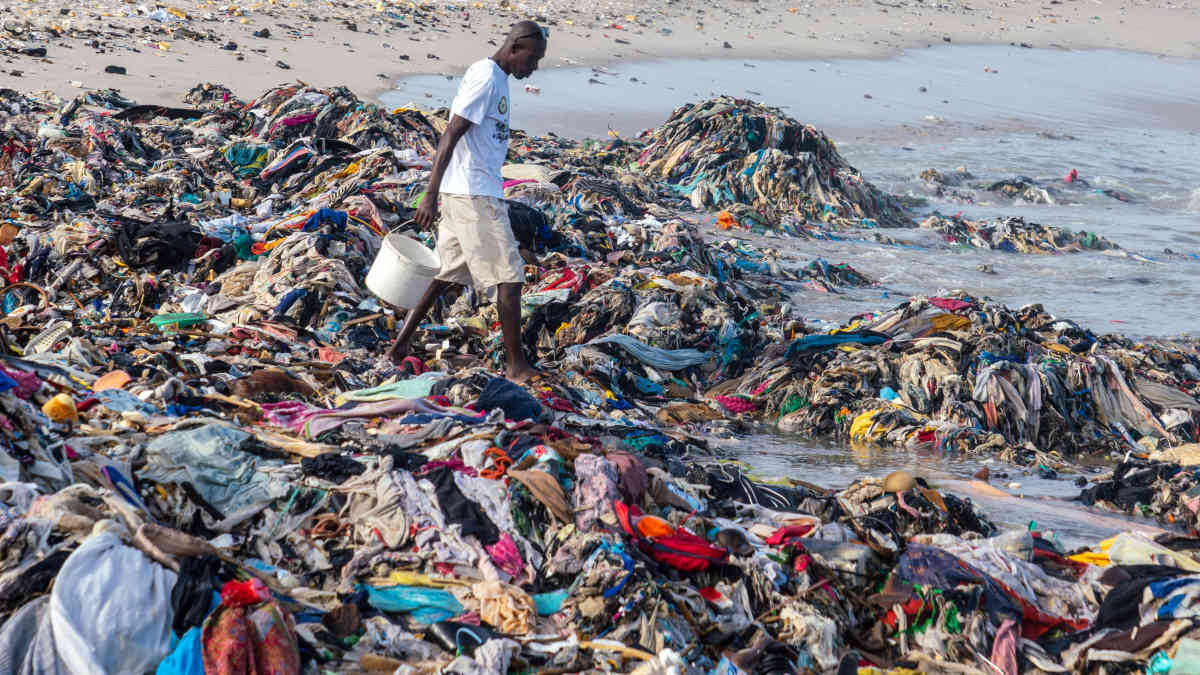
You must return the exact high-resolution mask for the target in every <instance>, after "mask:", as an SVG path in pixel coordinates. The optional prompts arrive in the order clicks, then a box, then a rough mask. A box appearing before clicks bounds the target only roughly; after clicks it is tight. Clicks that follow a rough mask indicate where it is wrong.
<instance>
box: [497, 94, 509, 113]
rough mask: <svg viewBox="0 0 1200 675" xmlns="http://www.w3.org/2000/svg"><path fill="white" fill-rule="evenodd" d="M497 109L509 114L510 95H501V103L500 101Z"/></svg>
mask: <svg viewBox="0 0 1200 675" xmlns="http://www.w3.org/2000/svg"><path fill="white" fill-rule="evenodd" d="M496 110H499V111H500V114H501V115H507V114H508V97H507V96H501V97H500V103H499V105H497V106H496Z"/></svg>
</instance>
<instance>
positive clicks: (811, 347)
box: [786, 331, 891, 358]
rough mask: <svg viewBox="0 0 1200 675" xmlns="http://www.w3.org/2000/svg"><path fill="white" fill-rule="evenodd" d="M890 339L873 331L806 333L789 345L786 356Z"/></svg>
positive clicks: (873, 343)
mask: <svg viewBox="0 0 1200 675" xmlns="http://www.w3.org/2000/svg"><path fill="white" fill-rule="evenodd" d="M890 339H891V338H890V337H888V336H887V335H884V334H882V333H874V332H871V331H860V332H857V333H837V334H836V335H805V336H804V337H802V338H800V339H798V340H795V341H793V342H792V344H790V345H788V349H787V354H786V356H787V357H788V358H791V357H793V356H796V355H797V354H802V353H804V352H810V351H824V350H826V349H831V348H833V347H837V346H839V345H845V344H861V345H877V344H882V343H884V342H887V341H888V340H890Z"/></svg>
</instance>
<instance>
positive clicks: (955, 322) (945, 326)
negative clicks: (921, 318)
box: [930, 314, 971, 331]
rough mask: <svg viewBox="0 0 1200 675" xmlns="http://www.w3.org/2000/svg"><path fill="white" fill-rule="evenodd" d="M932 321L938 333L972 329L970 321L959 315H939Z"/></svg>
mask: <svg viewBox="0 0 1200 675" xmlns="http://www.w3.org/2000/svg"><path fill="white" fill-rule="evenodd" d="M930 321H931V322H932V323H933V329H934V330H938V331H942V330H967V329H968V328H970V327H971V320H970V319H968V318H966V317H964V316H958V315H957V314H938V315H937V316H935V317H933V318H932V319H931V320H930Z"/></svg>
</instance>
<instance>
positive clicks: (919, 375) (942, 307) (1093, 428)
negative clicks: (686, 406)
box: [709, 295, 1200, 455]
mask: <svg viewBox="0 0 1200 675" xmlns="http://www.w3.org/2000/svg"><path fill="white" fill-rule="evenodd" d="M1197 374H1200V352H1197V350H1196V349H1195V346H1194V345H1190V344H1187V343H1176V344H1173V343H1170V342H1167V341H1156V342H1148V343H1135V342H1132V341H1130V340H1128V339H1127V338H1124V337H1121V336H1116V335H1105V336H1097V335H1095V334H1093V333H1092V332H1090V331H1088V330H1085V329H1082V328H1081V327H1079V326H1078V325H1077V324H1075V323H1073V322H1071V321H1068V320H1063V319H1058V318H1055V317H1053V316H1051V315H1049V314H1047V313H1046V312H1045V311H1044V310H1043V309H1042V308H1041V307H1040V306H1039V305H1031V306H1028V307H1024V308H1021V309H1020V310H1016V311H1013V310H1010V309H1008V308H1006V307H1003V306H1000V305H996V304H992V303H987V302H984V301H981V300H978V299H976V298H972V297H970V296H966V295H960V296H957V297H940V298H937V297H935V298H924V297H917V298H913V299H911V300H909V301H906V302H904V303H903V304H901V305H900V306H898V307H897V308H895V309H894V310H892V311H890V312H885V313H882V314H878V315H875V314H872V315H867V316H862V317H858V318H856V319H855V320H854V321H853V322H851V323H849V324H847V325H845V326H844V327H842V328H839V329H836V330H834V331H832V332H830V333H827V334H808V335H803V336H800V337H798V338H797V339H795V340H793V341H791V342H790V343H775V344H771V345H769V346H767V348H766V349H765V350H764V351H762V352H759V358H758V361H757V363H756V364H755V367H754V368H753V369H751V370H750V371H748V372H746V373H745V374H743V375H742V376H741V377H739V378H736V379H730V380H727V381H726V382H723V383H721V384H720V385H717V386H716V387H714V389H713V390H712V391H710V392H709V393H710V394H712V393H714V392H715V393H719V394H720V395H722V396H725V397H736V398H737V399H738V400H739V401H741V402H742V403H741V404H740V405H742V406H744V407H745V409H747V410H753V411H758V412H760V413H761V414H764V415H766V416H767V417H768V418H769V419H773V420H775V423H776V424H777V426H778V427H779V428H780V429H781V430H784V431H790V432H802V433H806V434H810V435H816V436H833V437H836V438H839V439H842V440H846V441H850V442H853V443H884V444H889V445H900V446H904V447H910V448H925V449H938V450H943V451H945V450H951V449H953V450H955V451H976V452H980V451H986V452H992V453H1007V454H1009V455H1014V454H1015V455H1020V454H1024V453H1022V452H1021V450H1020V448H1031V449H1034V450H1045V449H1053V450H1055V451H1057V452H1058V453H1060V454H1062V455H1078V454H1095V453H1102V454H1107V453H1109V452H1113V453H1118V454H1120V453H1124V452H1126V451H1130V450H1136V451H1139V452H1144V451H1145V448H1146V446H1147V445H1153V446H1154V447H1158V444H1160V443H1161V444H1162V446H1163V447H1164V448H1166V447H1167V446H1173V445H1177V444H1179V443H1181V442H1185V441H1195V440H1196V439H1197V436H1196V434H1197V422H1198V421H1200V417H1198V413H1200V378H1197V377H1196V375H1197Z"/></svg>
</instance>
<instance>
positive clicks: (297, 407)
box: [262, 401, 322, 434]
mask: <svg viewBox="0 0 1200 675" xmlns="http://www.w3.org/2000/svg"><path fill="white" fill-rule="evenodd" d="M262 409H263V412H265V413H266V418H267V421H268V422H270V423H271V424H274V425H275V426H277V427H281V428H283V429H287V430H289V431H291V432H293V433H297V434H298V433H300V432H302V431H304V423H305V422H307V421H308V420H310V419H312V418H313V416H315V415H316V414H317V413H320V412H322V409H321V408H318V407H316V406H312V405H308V404H307V403H301V402H300V401H280V402H279V403H263V404H262Z"/></svg>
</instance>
